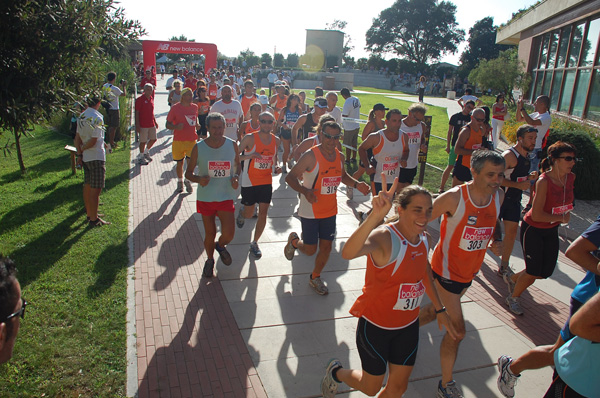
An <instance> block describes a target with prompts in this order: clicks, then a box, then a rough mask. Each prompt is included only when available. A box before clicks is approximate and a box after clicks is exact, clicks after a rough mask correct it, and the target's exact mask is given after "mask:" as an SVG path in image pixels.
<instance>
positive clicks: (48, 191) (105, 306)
mask: <svg viewBox="0 0 600 398" xmlns="http://www.w3.org/2000/svg"><path fill="white" fill-rule="evenodd" d="M34 134H35V138H23V139H22V140H21V145H22V149H23V157H24V161H25V165H26V167H27V168H28V173H27V175H26V176H25V177H22V176H21V173H20V171H19V166H18V163H17V159H16V153H13V155H12V157H0V197H1V198H2V200H0V252H1V253H3V254H4V255H8V256H10V257H11V258H12V259H13V260H14V261H15V262H16V264H17V268H18V271H19V273H18V279H19V281H20V283H21V287H22V289H23V297H24V298H25V299H26V300H27V301H28V302H29V306H28V307H27V314H26V316H25V319H24V320H22V321H21V330H20V332H19V335H18V338H17V342H16V345H15V350H14V354H13V358H12V360H11V361H9V362H8V363H6V364H3V365H0V396H1V397H30V396H31V397H33V396H35V397H41V396H46V397H108V396H110V397H119V396H125V378H126V372H125V370H126V327H125V324H126V312H127V308H126V302H127V296H126V290H127V289H126V284H127V281H126V274H127V270H126V268H127V263H128V255H127V254H128V248H127V236H128V232H127V220H128V212H129V204H128V203H129V185H128V184H129V180H128V172H129V146H128V145H126V144H123V143H121V144H120V148H119V149H118V150H116V151H115V152H114V153H113V154H112V155H108V161H107V164H106V166H107V167H106V169H107V175H106V188H105V190H103V192H102V194H101V196H100V200H101V202H103V205H102V206H100V212H101V213H104V214H106V216H105V219H106V220H108V221H111V222H112V225H109V226H104V227H101V228H95V229H92V228H89V227H88V224H87V222H86V214H85V212H84V208H83V200H82V184H83V171H78V173H77V175H75V176H73V175H72V174H71V169H70V164H69V155H68V153H67V152H66V151H65V150H64V149H63V147H64V146H65V145H66V144H72V140H71V138H70V137H68V136H65V135H62V134H60V133H57V132H54V131H51V130H49V129H47V128H43V127H39V128H37V129H36V130H35V131H34Z"/></svg>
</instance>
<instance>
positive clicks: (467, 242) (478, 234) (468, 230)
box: [458, 226, 494, 252]
mask: <svg viewBox="0 0 600 398" xmlns="http://www.w3.org/2000/svg"><path fill="white" fill-rule="evenodd" d="M493 232H494V228H493V227H483V228H475V227H469V226H467V227H465V229H464V231H463V234H462V237H461V238H460V243H459V245H458V246H459V247H460V248H461V249H463V250H466V251H468V252H472V251H476V250H485V249H486V248H487V244H488V242H489V240H490V238H491V237H492V233H493Z"/></svg>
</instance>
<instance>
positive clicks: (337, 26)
mask: <svg viewBox="0 0 600 398" xmlns="http://www.w3.org/2000/svg"><path fill="white" fill-rule="evenodd" d="M346 26H348V22H346V21H342V20H339V19H334V20H333V22H332V23H327V24H325V29H326V30H339V31H340V32H343V31H344V29H346ZM352 50H354V46H353V45H352V38H351V37H350V35H349V34H347V33H345V32H344V46H343V47H342V59H343V61H344V63H345V64H348V61H350V51H352ZM351 62H352V63H354V59H352V61H351Z"/></svg>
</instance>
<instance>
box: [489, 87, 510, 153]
mask: <svg viewBox="0 0 600 398" xmlns="http://www.w3.org/2000/svg"><path fill="white" fill-rule="evenodd" d="M507 114H508V107H507V106H506V104H505V103H504V94H500V95H497V96H496V102H495V103H494V105H492V142H493V145H494V148H498V140H499V139H500V135H501V134H502V127H503V126H504V118H505V117H506V115H507Z"/></svg>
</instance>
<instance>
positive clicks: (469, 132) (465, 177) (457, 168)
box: [452, 108, 485, 187]
mask: <svg viewBox="0 0 600 398" xmlns="http://www.w3.org/2000/svg"><path fill="white" fill-rule="evenodd" d="M484 122H485V111H484V110H483V109H482V108H477V109H475V110H474V111H473V112H472V115H471V122H470V123H467V124H466V125H465V127H463V128H462V130H461V131H460V133H459V134H458V139H457V140H456V146H455V147H454V152H456V155H458V156H457V158H456V163H455V164H454V173H452V186H453V187H455V186H457V185H460V184H464V183H465V182H467V181H471V179H472V178H473V177H472V176H471V171H470V169H469V167H470V164H471V163H470V162H471V154H472V153H473V152H474V151H476V150H478V149H481V148H482V145H483V136H484V134H485V132H484V126H483V124H484Z"/></svg>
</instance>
